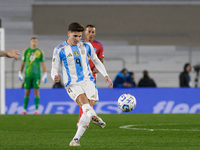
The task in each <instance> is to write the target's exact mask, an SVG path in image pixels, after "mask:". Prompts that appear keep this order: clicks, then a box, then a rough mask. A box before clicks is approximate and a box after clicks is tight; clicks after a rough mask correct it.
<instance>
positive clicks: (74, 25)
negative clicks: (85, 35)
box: [68, 22, 85, 32]
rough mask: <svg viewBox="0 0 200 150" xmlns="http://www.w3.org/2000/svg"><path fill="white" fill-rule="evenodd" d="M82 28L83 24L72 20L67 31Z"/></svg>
mask: <svg viewBox="0 0 200 150" xmlns="http://www.w3.org/2000/svg"><path fill="white" fill-rule="evenodd" d="M84 30H85V28H84V26H83V25H82V24H80V23H78V22H73V23H71V24H70V25H69V27H68V31H71V32H83V31H84Z"/></svg>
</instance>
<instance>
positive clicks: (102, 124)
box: [89, 100, 106, 128]
mask: <svg viewBox="0 0 200 150" xmlns="http://www.w3.org/2000/svg"><path fill="white" fill-rule="evenodd" d="M89 104H90V106H91V107H92V108H94V105H95V104H96V101H94V100H89ZM92 123H94V124H96V125H98V126H99V127H101V128H105V126H106V123H105V122H104V121H103V120H102V119H101V118H100V117H99V116H93V117H92Z"/></svg>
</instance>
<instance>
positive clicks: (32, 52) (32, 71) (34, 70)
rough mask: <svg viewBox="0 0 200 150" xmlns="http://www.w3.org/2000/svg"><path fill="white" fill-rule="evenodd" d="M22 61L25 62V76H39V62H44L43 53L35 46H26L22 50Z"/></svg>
mask: <svg viewBox="0 0 200 150" xmlns="http://www.w3.org/2000/svg"><path fill="white" fill-rule="evenodd" d="M22 61H24V62H25V63H26V69H25V76H26V77H28V76H34V77H36V78H40V72H41V71H40V62H44V53H43V51H42V50H40V49H38V48H36V49H31V48H28V49H26V50H25V51H24V52H23V56H22Z"/></svg>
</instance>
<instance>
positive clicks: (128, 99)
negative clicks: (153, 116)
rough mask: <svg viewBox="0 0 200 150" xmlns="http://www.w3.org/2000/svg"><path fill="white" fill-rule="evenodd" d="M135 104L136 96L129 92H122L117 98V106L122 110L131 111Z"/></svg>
mask: <svg viewBox="0 0 200 150" xmlns="http://www.w3.org/2000/svg"><path fill="white" fill-rule="evenodd" d="M135 106H136V98H135V97H134V96H133V95H131V94H122V95H121V96H120V97H119V98H118V107H119V109H121V110H122V111H124V112H130V111H132V110H133V109H134V108H135Z"/></svg>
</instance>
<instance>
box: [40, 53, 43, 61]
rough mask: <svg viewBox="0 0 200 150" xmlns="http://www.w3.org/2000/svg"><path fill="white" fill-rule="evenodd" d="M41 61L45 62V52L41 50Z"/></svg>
mask: <svg viewBox="0 0 200 150" xmlns="http://www.w3.org/2000/svg"><path fill="white" fill-rule="evenodd" d="M40 62H44V52H43V51H42V50H41V57H40Z"/></svg>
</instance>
